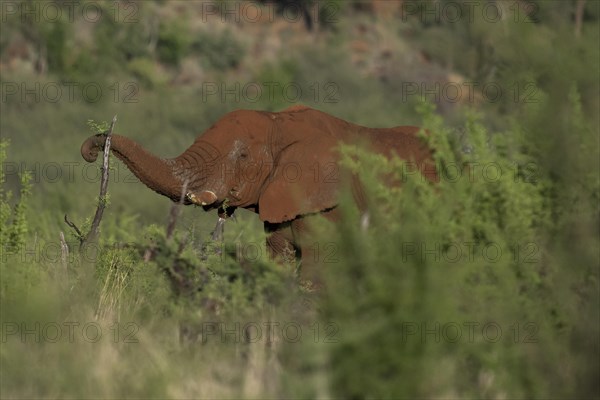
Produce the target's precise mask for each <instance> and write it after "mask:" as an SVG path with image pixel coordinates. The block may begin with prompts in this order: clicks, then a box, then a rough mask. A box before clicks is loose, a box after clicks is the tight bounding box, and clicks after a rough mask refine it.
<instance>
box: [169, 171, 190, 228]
mask: <svg viewBox="0 0 600 400" xmlns="http://www.w3.org/2000/svg"><path fill="white" fill-rule="evenodd" d="M187 186H188V180H187V179H186V180H185V182H183V187H182V189H181V197H180V198H179V202H178V203H174V204H173V206H171V212H170V213H169V220H168V222H167V239H170V238H171V236H173V232H174V231H175V225H176V224H177V218H178V217H179V208H180V206H182V205H183V202H184V200H185V195H186V193H187Z"/></svg>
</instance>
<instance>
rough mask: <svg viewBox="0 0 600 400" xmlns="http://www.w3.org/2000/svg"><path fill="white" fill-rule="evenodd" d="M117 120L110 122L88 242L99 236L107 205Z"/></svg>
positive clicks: (114, 118)
mask: <svg viewBox="0 0 600 400" xmlns="http://www.w3.org/2000/svg"><path fill="white" fill-rule="evenodd" d="M116 122H117V116H116V115H115V116H114V117H113V119H112V122H111V123H110V128H108V132H107V134H106V141H105V142H104V158H103V161H102V181H101V182H100V196H99V197H98V207H97V208H96V214H95V215H94V220H93V221H92V227H91V229H90V232H89V233H88V235H87V237H86V238H85V241H86V242H90V241H92V240H94V239H96V238H97V237H98V228H99V227H100V221H101V220H102V214H103V213H104V207H106V191H107V189H108V173H109V168H108V167H109V166H108V161H109V159H110V141H111V136H112V132H113V128H114V127H115V123H116Z"/></svg>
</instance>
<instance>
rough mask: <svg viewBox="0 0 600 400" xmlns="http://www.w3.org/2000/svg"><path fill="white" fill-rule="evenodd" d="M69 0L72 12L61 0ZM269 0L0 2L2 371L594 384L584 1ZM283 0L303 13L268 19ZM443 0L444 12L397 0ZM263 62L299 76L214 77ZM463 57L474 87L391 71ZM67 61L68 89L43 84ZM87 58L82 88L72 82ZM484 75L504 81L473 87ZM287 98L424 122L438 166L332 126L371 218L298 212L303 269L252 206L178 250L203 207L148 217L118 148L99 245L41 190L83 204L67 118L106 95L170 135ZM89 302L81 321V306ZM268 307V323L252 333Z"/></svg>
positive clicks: (414, 71)
mask: <svg viewBox="0 0 600 400" xmlns="http://www.w3.org/2000/svg"><path fill="white" fill-rule="evenodd" d="M92 3H93V4H94V5H95V6H100V7H102V8H101V9H102V10H103V13H102V17H101V18H99V19H98V20H97V21H96V22H94V23H91V22H89V21H86V20H85V19H84V18H82V17H81V15H82V14H81V10H82V8H83V7H85V6H86V5H87V4H92ZM277 3H278V4H279V5H280V6H281V7H283V8H273V10H274V11H273V18H272V20H267V21H261V22H253V21H248V20H247V19H246V20H244V18H243V15H242V18H241V19H242V20H241V21H240V22H236V21H232V20H226V21H225V22H222V21H221V19H222V18H225V19H226V17H225V16H222V15H220V14H215V15H211V16H210V17H207V18H206V19H204V15H205V14H202V10H203V9H202V7H203V6H202V3H200V2H193V1H192V2H179V1H175V2H163V1H145V2H136V3H129V2H112V1H111V2H103V1H97V2H81V4H79V5H78V6H77V7H76V8H75V13H74V14H75V19H74V20H71V19H70V18H69V14H68V13H67V12H66V11H65V10H66V7H67V6H66V5H65V4H63V5H61V6H60V7H62V10H63V13H62V14H61V17H60V18H56V19H53V20H52V21H49V18H40V19H39V20H36V19H35V18H31V16H30V17H28V18H25V19H21V14H20V13H18V12H17V13H14V14H12V13H9V12H8V9H7V8H3V9H2V11H3V15H2V18H3V20H2V26H1V28H0V33H1V36H0V62H1V65H0V67H1V69H0V72H1V73H2V76H1V77H0V79H1V83H2V103H1V106H2V110H1V118H0V132H1V133H2V140H3V145H2V154H1V157H0V158H1V159H2V173H1V174H0V176H1V177H2V182H1V183H2V189H1V192H0V195H1V197H2V203H1V204H0V206H1V207H0V223H1V226H2V232H1V234H0V239H1V242H2V247H1V249H2V263H1V270H0V272H1V275H0V278H1V283H0V290H1V292H0V306H1V314H0V315H1V316H0V319H1V322H2V341H1V343H0V346H1V350H0V363H1V364H0V367H1V370H0V386H1V387H0V390H1V394H2V397H3V398H25V397H27V398H30V397H61V398H65V397H72V398H98V397H108V398H117V397H119V398H120V397H174V398H224V397H227V398H231V397H246V398H265V397H276V398H284V397H285V398H287V397H307V398H311V397H335V398H434V397H444V398H449V397H451V398H482V397H485V398H598V397H599V396H600V388H599V383H598V382H599V381H598V376H599V373H600V367H599V357H598V356H599V350H600V346H599V342H598V340H599V339H598V338H599V335H600V329H599V324H600V322H599V307H598V305H599V301H600V298H599V286H598V285H599V280H598V278H599V269H598V268H599V256H600V254H599V242H598V239H599V226H600V216H599V212H598V201H599V199H600V180H599V167H600V165H599V161H598V160H599V151H598V150H599V143H598V139H599V136H598V129H599V120H598V109H599V106H600V102H599V92H600V86H599V73H598V72H599V70H600V68H599V65H598V62H599V60H600V57H599V51H598V42H599V34H600V31H599V26H598V21H599V17H600V10H599V5H598V3H597V2H595V1H587V2H583V3H584V12H583V14H582V24H581V27H580V28H576V23H575V19H576V14H577V12H576V10H577V7H578V5H579V4H580V3H581V2H580V1H529V2H524V1H497V2H496V4H498V5H499V6H500V7H502V9H503V10H504V13H505V14H504V16H505V18H502V19H501V20H499V21H497V22H494V23H491V22H490V21H489V19H488V20H486V18H484V17H483V16H482V14H481V13H480V12H475V13H474V14H473V19H472V20H471V19H470V18H467V17H466V15H468V14H467V12H468V10H469V9H470V10H473V8H469V7H470V6H469V2H462V1H458V2H450V1H436V2H426V1H411V2H405V3H404V4H405V7H408V6H410V8H409V9H406V8H405V11H407V10H410V11H411V13H410V15H406V14H405V15H404V17H402V16H401V15H399V14H398V12H399V11H398V9H399V8H395V9H394V8H393V7H392V8H390V9H383V10H382V9H381V7H380V5H381V4H375V3H373V2H341V1H336V2H321V3H318V4H316V3H315V2H311V1H308V2H277ZM290 3H293V4H304V7H306V9H308V10H309V13H312V14H310V16H311V17H313V18H314V19H317V20H318V22H316V23H315V24H313V26H312V27H310V29H309V26H307V25H306V23H305V21H304V19H302V18H295V17H294V18H292V17H290V15H292V14H289V15H287V20H286V18H285V16H286V14H285V11H286V9H285V6H284V5H285V4H288V11H289V7H290V6H289V4H290ZM387 3H388V4H389V3H396V5H399V4H400V2H387ZM11 4H12V5H14V4H18V5H19V6H20V7H40V8H39V9H38V12H39V10H42V9H43V7H47V5H48V4H50V3H49V2H42V1H35V2H29V1H23V2H11ZM52 4H56V3H52ZM210 4H211V5H212V6H215V7H223V5H224V4H227V5H228V6H231V7H237V6H239V4H240V3H233V2H210ZM282 4H283V6H282ZM315 4H316V5H315ZM407 4H408V6H407ZM436 4H437V6H436ZM2 5H3V7H5V6H6V2H5V3H3V4H2ZM236 5H237V6H236ZM455 5H458V6H459V7H460V9H461V10H462V12H463V18H460V19H459V20H458V21H454V22H451V21H449V20H448V18H444V17H443V14H442V18H441V19H440V20H439V21H438V20H436V19H435V15H436V14H435V11H434V13H433V14H423V15H424V17H422V18H421V17H420V16H419V14H416V11H415V10H419V9H422V10H427V9H428V7H438V9H437V10H438V15H440V13H441V11H440V10H444V8H443V7H454V6H455ZM255 6H257V7H262V8H261V9H262V10H268V8H269V7H271V6H270V5H269V4H265V3H262V2H261V3H260V5H257V4H256V3H255ZM115 7H116V8H115ZM399 7H401V6H399ZM419 7H421V8H419ZM33 9H34V10H35V8H33ZM116 9H118V10H120V14H119V16H118V17H115V14H114V12H115V10H116ZM11 10H12V9H11ZM234 10H235V8H234ZM237 10H238V14H239V13H240V12H241V11H240V10H241V8H237ZM282 10H283V12H284V13H283V14H282V13H281V12H282ZM448 10H450V9H448ZM475 10H480V8H478V7H476V8H475ZM205 11H206V10H205ZM450 11H451V10H450ZM130 13H132V14H130ZM34 15H35V11H34ZM317 15H318V18H316V16H317ZM46 16H47V15H46ZM578 30H579V32H576V31H578ZM265 82H278V83H280V84H281V85H282V86H283V85H288V84H290V83H296V84H298V85H299V86H300V87H301V89H302V95H301V96H300V97H299V98H298V99H297V101H293V102H292V101H290V100H289V97H290V96H291V95H289V94H288V97H286V94H284V93H282V92H281V91H278V90H275V92H274V95H273V96H270V95H269V94H268V91H267V89H266V87H265V86H262V88H263V92H262V95H261V96H260V97H259V98H258V99H257V100H256V101H251V99H249V98H248V97H249V96H244V95H243V93H244V92H243V91H242V90H238V91H237V92H238V93H241V95H240V99H239V100H238V99H235V98H233V97H232V95H227V94H225V93H224V92H223V88H228V89H231V88H234V90H235V85H236V83H237V84H239V85H240V88H243V87H244V86H245V85H247V84H248V83H258V84H264V83H265ZM465 82H475V83H476V84H477V86H476V89H475V91H474V97H473V99H468V98H466V94H465V92H463V95H462V97H461V98H460V99H459V101H449V100H448V97H449V96H450V95H448V96H446V97H444V96H441V98H439V99H436V98H434V96H432V95H428V96H421V95H409V93H410V92H409V91H408V90H409V88H410V89H412V88H414V86H410V87H409V86H407V83H409V84H413V83H414V84H417V85H421V83H424V84H426V85H428V86H427V87H432V85H435V84H436V83H438V84H439V85H441V87H442V88H443V87H445V86H444V85H447V84H448V83H455V84H458V86H461V87H462V88H466V87H467V86H465V85H464V84H463V83H465ZM73 83H75V84H76V86H75V90H74V92H73V93H74V95H73V98H70V97H69V96H68V95H67V93H66V91H63V94H62V96H61V97H60V98H59V100H58V101H55V102H53V101H52V98H53V93H49V92H48V93H44V88H50V89H51V88H52V87H54V86H56V84H59V85H62V86H61V87H63V89H64V87H65V86H66V85H69V84H73ZM90 83H92V84H94V85H96V84H97V85H99V86H100V87H101V89H102V95H101V96H99V98H98V99H97V100H93V101H91V100H90V97H92V98H93V97H94V95H93V94H90V93H91V92H90V93H87V94H88V96H87V98H86V96H84V95H82V92H81V90H80V89H81V88H82V87H84V86H85V85H88V84H90ZM15 84H16V85H17V86H18V91H17V93H16V94H14V93H13V92H11V91H12V90H13V89H14V87H15ZM21 84H23V85H25V87H26V88H29V89H31V88H33V90H34V91H35V92H37V93H38V95H39V97H40V98H39V99H37V98H36V97H35V95H32V94H23V93H24V90H23V88H22V87H21V86H20V85H21ZM207 84H209V85H213V84H216V85H217V88H219V91H218V94H211V93H212V92H210V91H208V90H209V89H212V88H214V86H211V87H210V88H209V87H208V86H207ZM486 84H487V85H490V84H491V85H497V86H499V87H500V88H502V90H503V95H502V96H501V97H500V98H498V99H496V100H493V101H492V100H491V99H490V97H489V93H488V97H486V93H484V92H482V91H481V88H482V87H483V86H484V85H486ZM36 85H39V86H36ZM220 85H225V86H224V87H221V86H220ZM446 87H447V86H446ZM36 88H39V89H36ZM50 89H49V90H50ZM442 93H443V92H442ZM221 95H222V96H223V98H222V97H221ZM424 97H425V99H424ZM424 100H426V101H424ZM131 101H135V102H131ZM296 103H301V104H306V105H310V106H313V107H316V108H318V109H320V110H323V111H326V112H329V113H332V114H334V115H336V116H338V117H341V118H344V119H347V120H349V121H352V122H355V123H359V124H362V125H366V126H373V127H376V126H380V127H385V126H395V125H408V124H418V125H422V126H424V127H426V128H427V129H429V131H430V132H432V135H431V137H430V138H429V139H428V140H430V142H431V144H432V146H434V147H435V148H436V150H437V153H436V154H437V155H436V157H437V161H438V163H439V165H441V166H443V171H444V172H445V173H446V175H443V177H445V178H446V179H442V182H441V183H440V184H439V185H437V186H436V188H435V189H434V188H432V187H430V186H429V185H427V184H424V183H423V182H422V181H421V179H419V177H417V176H415V175H412V174H408V176H404V177H402V176H401V177H400V179H404V180H405V181H406V182H405V184H404V185H403V187H402V188H401V189H398V188H389V187H385V186H382V185H381V184H380V183H378V180H377V173H378V171H390V170H391V171H397V172H398V173H399V174H400V173H401V171H403V170H406V165H403V164H402V163H400V162H389V161H385V160H382V159H380V158H378V157H375V156H372V155H368V154H364V153H362V152H361V151H359V150H358V149H354V148H347V149H345V152H346V154H347V156H348V157H347V159H346V162H345V164H346V166H347V167H348V168H350V169H352V168H355V169H358V170H360V171H361V173H363V174H364V176H365V177H366V178H365V181H366V186H367V188H368V191H369V194H370V197H369V199H370V200H369V201H370V209H371V215H370V224H369V227H368V228H367V229H366V230H365V229H361V227H360V225H359V223H358V221H359V220H360V217H359V216H358V215H357V211H356V210H355V209H354V208H353V207H352V206H351V204H350V203H349V202H343V205H342V209H343V211H344V213H345V214H346V215H347V216H348V218H346V219H345V220H344V222H343V224H342V226H341V227H339V226H338V227H333V226H330V225H328V224H326V223H322V224H319V226H318V227H316V229H317V230H318V232H319V240H320V242H319V243H320V245H321V246H322V247H321V251H320V253H319V254H320V255H321V256H320V259H319V262H320V263H321V264H322V270H323V273H324V274H325V276H326V282H327V290H326V291H323V292H318V293H314V292H311V291H310V290H307V289H306V288H305V287H302V286H301V285H298V284H297V283H296V282H295V281H294V276H293V275H294V266H293V265H289V266H286V267H282V266H279V265H273V264H272V263H271V262H269V261H268V260H266V259H265V258H264V257H254V255H255V254H264V252H265V249H264V244H263V242H264V234H263V233H262V229H261V226H260V223H259V222H258V220H257V218H256V217H255V216H254V215H252V214H249V213H244V212H239V213H238V219H237V221H236V222H233V221H230V222H228V223H227V226H226V242H225V245H224V249H223V255H218V254H215V252H214V251H209V254H210V255H209V256H208V257H207V258H206V257H204V258H203V257H201V255H202V254H205V253H202V249H203V246H205V247H206V246H208V247H209V249H210V248H212V247H211V246H213V247H214V246H215V245H216V246H218V244H214V243H210V242H209V241H208V239H209V237H210V232H211V230H212V228H213V226H214V222H215V216H214V215H209V214H205V213H203V212H202V211H200V210H198V209H194V208H192V207H188V208H186V209H185V210H183V212H182V214H181V216H180V218H179V220H178V226H177V230H176V233H175V235H174V237H172V238H166V236H165V233H164V227H165V226H166V221H167V215H168V213H169V210H170V207H171V204H170V202H169V200H167V199H165V198H161V197H159V196H157V195H155V194H154V193H153V192H151V191H150V190H148V189H146V188H145V187H144V186H143V185H141V184H140V183H138V182H135V181H132V180H131V177H130V175H129V173H128V171H127V170H126V169H125V167H124V166H123V165H122V164H120V163H119V162H118V161H117V160H116V159H112V165H113V167H114V168H115V170H114V171H113V174H112V176H113V179H114V180H113V181H111V183H110V185H109V202H108V207H107V209H106V211H105V216H104V219H103V221H102V225H101V237H100V242H99V244H98V246H99V251H98V253H97V258H94V259H93V260H91V261H93V262H90V257H89V255H86V254H87V253H85V252H84V253H79V252H78V242H77V238H76V237H75V236H74V235H73V234H72V232H71V231H70V229H69V228H68V227H67V226H66V225H65V224H64V222H63V216H64V214H68V215H69V217H70V218H71V219H72V220H74V221H76V222H77V223H78V224H79V225H80V226H83V227H88V226H89V223H90V217H91V213H92V212H93V209H94V207H95V202H96V196H97V193H98V186H99V180H98V179H97V178H94V177H97V176H98V175H97V174H98V165H93V166H87V165H86V164H84V162H83V160H82V159H81V156H80V154H79V146H80V144H81V143H82V141H83V140H84V139H85V138H86V137H87V136H88V135H89V134H90V132H89V130H88V129H87V127H86V121H87V120H89V119H93V120H96V121H106V120H110V118H111V117H112V116H113V115H114V114H118V122H117V128H116V130H115V131H116V132H117V133H120V134H124V135H127V136H129V137H131V138H133V139H135V140H137V141H138V142H139V143H141V144H143V145H144V146H146V147H147V148H148V149H149V150H151V151H152V152H154V153H156V154H160V155H161V156H164V157H171V156H175V155H177V154H178V153H179V152H181V151H182V150H183V149H185V148H186V147H187V146H188V145H189V144H190V143H191V142H192V141H193V139H194V138H195V137H196V135H198V134H199V133H201V132H202V131H203V130H205V129H206V128H208V127H209V126H210V125H211V124H212V123H213V122H214V121H215V120H217V119H218V118H219V117H220V116H222V115H223V114H225V113H226V112H228V111H231V110H234V109H238V108H252V109H267V110H281V109H283V108H285V107H288V106H290V105H293V104H296ZM5 139H8V141H6V142H5V141H4V140H5ZM8 143H10V144H8ZM465 164H467V165H470V166H471V168H472V169H468V168H467V169H465V170H463V175H462V176H461V177H460V178H456V179H455V177H456V175H455V174H456V172H457V169H456V166H463V165H465ZM488 165H493V166H494V168H495V169H494V171H497V170H500V171H501V174H500V175H499V176H493V177H490V175H484V174H483V173H482V169H481V168H480V167H478V166H488ZM496 167H498V168H496ZM27 170H32V172H31V173H29V174H28V173H26V171H27ZM54 171H58V172H60V176H56V175H55V174H54ZM467 171H468V172H467ZM471 172H472V175H470V173H471ZM470 176H473V177H474V179H470V178H469V177H470ZM61 231H62V232H64V233H65V235H66V240H67V242H68V244H69V254H68V257H66V259H65V260H63V259H62V258H61V249H60V241H59V234H60V232H61ZM182 243H183V244H182ZM457 246H458V247H459V249H460V252H459V253H458V255H457V253H456V248H457ZM148 247H153V248H154V249H155V254H156V255H155V257H154V259H153V260H151V261H147V262H146V261H144V254H145V249H146V248H148ZM432 249H433V250H432ZM490 249H492V250H497V251H498V252H499V253H497V254H498V256H490V255H489V253H486V252H487V251H489V250H490ZM236 253H238V254H239V253H241V254H242V256H245V257H242V260H239V259H238V258H236ZM495 254H496V253H495ZM484 255H485V256H484ZM174 277H175V278H174ZM176 278H181V279H180V280H177V279H176ZM182 282H183V283H182ZM70 323H78V324H79V325H78V326H76V327H75V328H74V329H75V330H74V332H75V333H74V337H73V338H72V339H73V340H71V338H70V337H69V335H68V334H67V333H68V330H67V328H66V327H67V326H68V324H70ZM90 323H92V324H96V325H94V326H93V327H92V328H94V327H100V328H101V332H102V335H101V338H100V339H99V340H98V341H97V342H91V341H90V340H87V339H89V336H90V335H91V336H94V334H93V332H92V331H93V329H92V331H90V332H92V333H89V332H88V333H89V335H88V336H86V335H85V334H83V333H82V332H81V328H82V327H83V326H84V325H86V324H90ZM249 323H250V325H248V324H249ZM265 323H277V324H279V325H278V327H279V328H281V327H284V326H286V327H288V328H289V327H291V328H290V329H288V330H287V331H286V333H285V334H282V333H281V330H279V331H277V329H278V328H275V329H276V330H275V332H279V334H275V335H274V336H273V337H272V338H269V339H267V337H266V332H267V328H266V326H265V325H264V324H265ZM36 324H37V325H36ZM65 324H67V325H65ZM236 324H237V325H236ZM252 324H257V326H260V327H262V331H261V332H262V335H263V336H262V337H261V338H260V339H259V340H253V338H256V336H253V332H256V331H251V328H252V327H256V325H252ZM56 326H59V327H61V328H62V335H60V337H59V338H58V339H57V340H55V341H54V340H50V339H52V337H54V336H53V335H54V332H55V331H53V329H54V328H55V327H56ZM244 326H246V327H250V328H249V329H250V330H246V331H244V329H243V327H244ZM469 327H474V328H473V329H474V330H473V331H470V328H469ZM483 327H488V328H490V327H491V329H487V330H482V328H483ZM496 327H497V328H500V329H501V332H500V331H498V330H496ZM298 328H299V329H300V330H301V332H302V334H301V335H300V337H299V338H298V335H295V334H294V332H299V331H297V329H298ZM28 330H29V331H30V333H27V331H28ZM31 331H32V332H33V333H32V332H31ZM36 332H37V333H36ZM458 333H460V336H458ZM471 333H472V335H471ZM36 335H37V336H36ZM296 338H298V339H297V340H296Z"/></svg>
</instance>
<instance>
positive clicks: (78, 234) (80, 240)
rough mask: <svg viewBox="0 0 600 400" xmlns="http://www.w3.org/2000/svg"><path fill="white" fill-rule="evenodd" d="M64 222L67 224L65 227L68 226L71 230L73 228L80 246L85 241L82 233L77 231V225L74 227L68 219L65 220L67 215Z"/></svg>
mask: <svg viewBox="0 0 600 400" xmlns="http://www.w3.org/2000/svg"><path fill="white" fill-rule="evenodd" d="M65 222H66V223H67V225H69V226H70V227H71V228H73V229H74V230H75V232H76V233H77V238H78V239H79V244H82V243H83V241H84V240H85V238H84V237H83V233H81V231H80V230H79V228H78V227H77V225H75V224H74V223H73V222H71V221H69V218H67V214H65Z"/></svg>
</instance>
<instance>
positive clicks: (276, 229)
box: [264, 222, 300, 263]
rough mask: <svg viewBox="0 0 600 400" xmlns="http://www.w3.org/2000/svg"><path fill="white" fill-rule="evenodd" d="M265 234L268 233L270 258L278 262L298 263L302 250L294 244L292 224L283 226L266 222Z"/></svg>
mask: <svg viewBox="0 0 600 400" xmlns="http://www.w3.org/2000/svg"><path fill="white" fill-rule="evenodd" d="M264 228H265V232H266V233H267V252H268V254H269V258H270V259H272V260H275V261H277V262H283V263H285V262H290V261H296V262H298V260H299V257H300V249H299V248H298V247H297V246H296V245H295V243H294V236H293V234H292V229H291V224H290V223H289V222H286V223H282V224H271V223H269V222H265V224H264Z"/></svg>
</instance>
